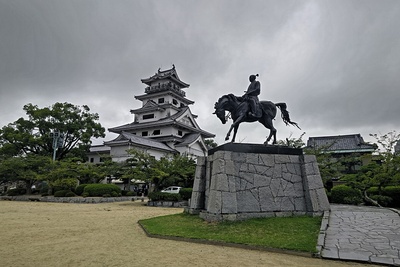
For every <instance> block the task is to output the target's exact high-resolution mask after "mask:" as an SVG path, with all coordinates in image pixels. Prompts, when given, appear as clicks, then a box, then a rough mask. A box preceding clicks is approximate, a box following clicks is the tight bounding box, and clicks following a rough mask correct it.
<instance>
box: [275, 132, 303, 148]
mask: <svg viewBox="0 0 400 267" xmlns="http://www.w3.org/2000/svg"><path fill="white" fill-rule="evenodd" d="M305 134H306V133H305V132H303V133H302V134H301V135H300V137H299V138H292V134H290V136H289V138H286V140H285V141H283V140H278V142H277V144H278V145H281V146H288V147H293V148H303V147H304V146H305V143H304V141H303V137H304V135H305Z"/></svg>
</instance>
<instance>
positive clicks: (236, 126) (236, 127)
mask: <svg viewBox="0 0 400 267" xmlns="http://www.w3.org/2000/svg"><path fill="white" fill-rule="evenodd" d="M238 128H239V123H238V124H236V125H235V127H234V129H235V130H234V131H233V138H232V141H231V142H232V143H234V142H235V138H236V133H237V130H238Z"/></svg>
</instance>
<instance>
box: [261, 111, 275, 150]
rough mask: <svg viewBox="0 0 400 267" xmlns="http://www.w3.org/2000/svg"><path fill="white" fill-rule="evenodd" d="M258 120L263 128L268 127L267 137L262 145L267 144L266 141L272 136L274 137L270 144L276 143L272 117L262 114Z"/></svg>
mask: <svg viewBox="0 0 400 267" xmlns="http://www.w3.org/2000/svg"><path fill="white" fill-rule="evenodd" d="M259 122H261V123H262V125H264V126H265V128H267V129H269V130H270V131H269V136H268V137H267V140H266V141H265V142H264V145H268V142H269V141H270V140H271V138H272V137H274V139H273V141H272V144H276V129H275V128H274V125H273V123H272V119H271V118H270V117H267V116H265V114H264V116H263V117H262V118H261V119H260V120H259Z"/></svg>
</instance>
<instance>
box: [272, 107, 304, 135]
mask: <svg viewBox="0 0 400 267" xmlns="http://www.w3.org/2000/svg"><path fill="white" fill-rule="evenodd" d="M275 106H277V107H278V108H279V109H280V110H281V113H282V114H281V118H282V120H283V122H284V123H285V124H286V125H289V124H291V125H294V126H296V127H297V128H299V129H300V127H299V125H298V124H297V123H296V122H294V121H291V120H290V117H289V111H287V109H286V108H287V105H286V103H275ZM300 130H301V129H300Z"/></svg>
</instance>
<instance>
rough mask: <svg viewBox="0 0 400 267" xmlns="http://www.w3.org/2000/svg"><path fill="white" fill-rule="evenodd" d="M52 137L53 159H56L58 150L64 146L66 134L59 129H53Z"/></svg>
mask: <svg viewBox="0 0 400 267" xmlns="http://www.w3.org/2000/svg"><path fill="white" fill-rule="evenodd" d="M50 137H52V138H53V161H55V160H56V153H57V150H58V149H59V148H62V147H63V143H64V134H63V133H60V132H59V131H53V132H51V133H50Z"/></svg>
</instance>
